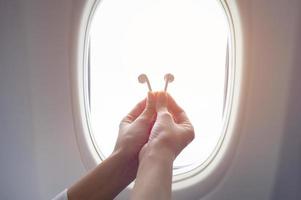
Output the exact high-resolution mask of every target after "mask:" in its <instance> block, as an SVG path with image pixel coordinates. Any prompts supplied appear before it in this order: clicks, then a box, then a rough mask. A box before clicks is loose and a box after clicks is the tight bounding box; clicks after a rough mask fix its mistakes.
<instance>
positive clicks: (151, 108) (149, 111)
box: [122, 92, 156, 123]
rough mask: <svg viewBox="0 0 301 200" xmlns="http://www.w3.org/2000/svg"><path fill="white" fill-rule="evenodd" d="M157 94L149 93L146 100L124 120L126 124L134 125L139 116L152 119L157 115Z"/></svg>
mask: <svg viewBox="0 0 301 200" xmlns="http://www.w3.org/2000/svg"><path fill="white" fill-rule="evenodd" d="M155 102H156V98H155V94H154V93H152V92H149V93H148V96H147V98H146V99H143V100H142V101H140V102H139V103H138V104H137V105H136V106H135V107H134V108H133V109H132V110H131V111H130V112H129V113H128V114H127V116H126V117H125V118H124V119H123V120H122V122H124V123H132V122H133V121H135V120H136V119H137V118H138V117H139V116H142V117H144V118H146V119H150V120H151V119H152V118H153V116H154V113H155Z"/></svg>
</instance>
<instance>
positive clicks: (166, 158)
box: [132, 150, 173, 200]
mask: <svg viewBox="0 0 301 200" xmlns="http://www.w3.org/2000/svg"><path fill="white" fill-rule="evenodd" d="M172 163H173V155H171V154H170V153H169V152H165V151H161V152H160V151H157V150H154V151H149V152H147V153H145V155H144V156H143V158H142V159H141V162H140V164H139V169H138V173H137V178H136V181H135V186H134V191H133V194H132V200H139V199H144V200H154V199H156V200H168V199H171V181H172Z"/></svg>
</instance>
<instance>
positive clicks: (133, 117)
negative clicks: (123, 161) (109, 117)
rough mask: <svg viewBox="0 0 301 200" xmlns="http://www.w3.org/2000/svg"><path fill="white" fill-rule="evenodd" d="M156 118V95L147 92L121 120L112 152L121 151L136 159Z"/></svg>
mask: <svg viewBox="0 0 301 200" xmlns="http://www.w3.org/2000/svg"><path fill="white" fill-rule="evenodd" d="M155 118H156V95H155V93H152V92H149V93H148V96H147V98H146V99H144V100H143V101H141V102H140V103H138V104H137V105H136V106H135V107H134V108H133V110H132V111H131V112H130V113H129V114H128V115H127V116H126V117H125V118H124V119H123V120H122V121H121V123H120V126H119V134H118V138H117V142H116V145H115V148H114V152H116V151H118V152H123V153H124V154H125V155H126V156H127V157H128V158H130V159H137V160H138V154H139V152H140V150H141V148H142V147H143V146H144V145H145V143H147V141H148V138H149V135H150V132H151V130H152V127H153V125H154V121H155Z"/></svg>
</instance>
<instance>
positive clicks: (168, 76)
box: [164, 74, 175, 92]
mask: <svg viewBox="0 0 301 200" xmlns="http://www.w3.org/2000/svg"><path fill="white" fill-rule="evenodd" d="M164 80H165V87H164V92H166V91H167V86H168V83H171V82H173V81H174V80H175V77H174V76H173V75H172V74H165V76H164Z"/></svg>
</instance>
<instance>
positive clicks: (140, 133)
mask: <svg viewBox="0 0 301 200" xmlns="http://www.w3.org/2000/svg"><path fill="white" fill-rule="evenodd" d="M193 138H194V130H193V126H192V124H191V123H190V121H189V119H188V117H187V116H186V114H185V112H184V110H183V109H182V108H180V107H179V106H178V105H177V103H176V102H175V101H174V99H173V98H172V97H171V96H170V95H169V94H167V93H165V92H149V93H148V96H147V98H146V99H145V100H143V101H141V102H140V103H138V104H137V105H136V106H135V107H134V109H133V110H132V111H131V112H130V113H129V114H128V115H127V116H126V117H125V118H124V119H123V120H122V121H121V123H120V127H119V135H118V139H117V142H116V146H115V149H114V151H123V152H126V155H127V156H128V157H129V158H131V159H134V160H135V159H137V160H141V159H143V157H144V155H145V152H147V151H150V150H151V151H155V152H158V153H160V152H162V151H164V152H167V154H168V155H170V156H171V157H172V159H173V160H174V159H175V158H176V157H177V155H178V154H179V153H180V152H181V151H182V150H183V149H184V148H185V147H186V146H187V145H188V144H189V143H190V142H191V141H192V140H193Z"/></svg>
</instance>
